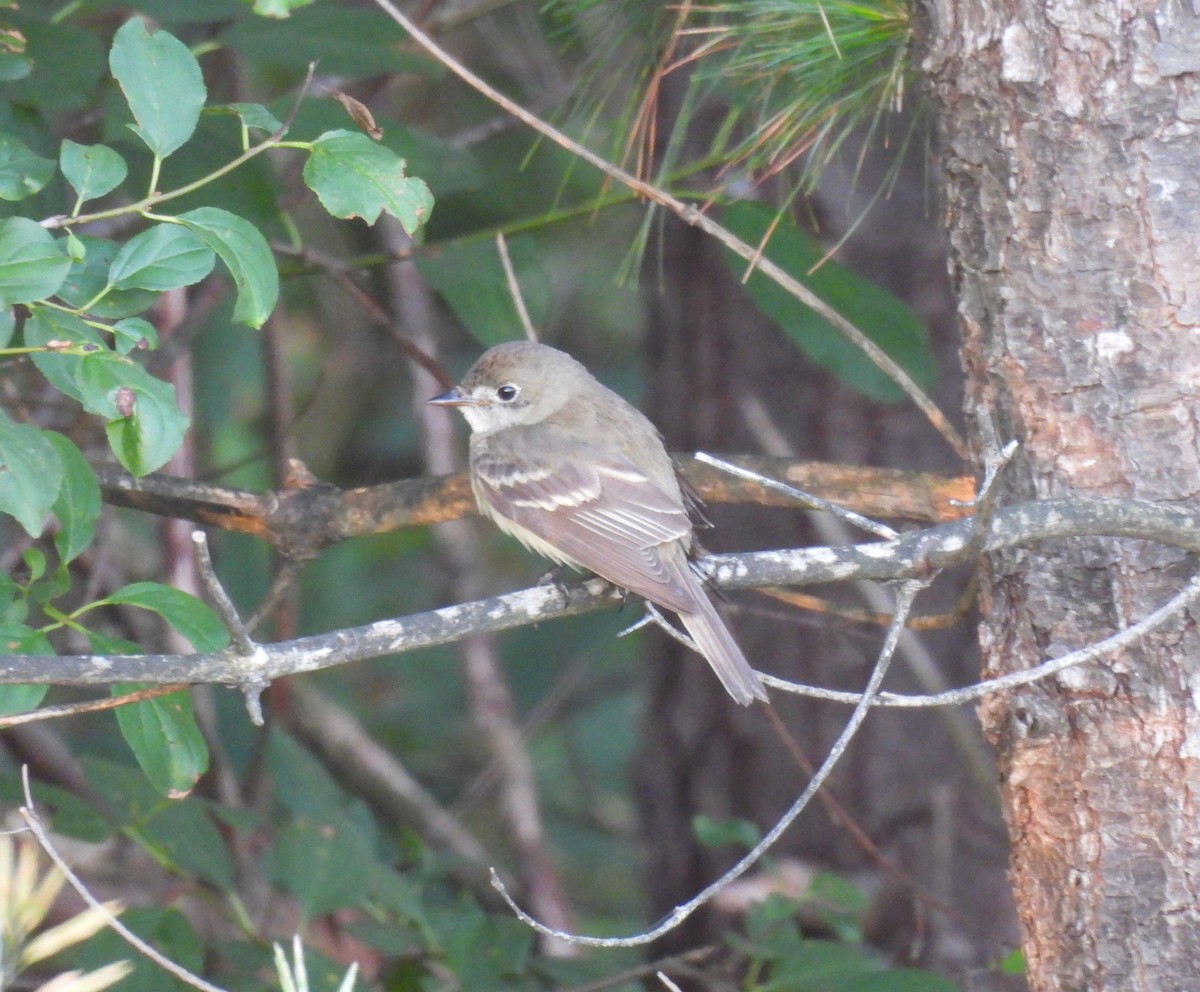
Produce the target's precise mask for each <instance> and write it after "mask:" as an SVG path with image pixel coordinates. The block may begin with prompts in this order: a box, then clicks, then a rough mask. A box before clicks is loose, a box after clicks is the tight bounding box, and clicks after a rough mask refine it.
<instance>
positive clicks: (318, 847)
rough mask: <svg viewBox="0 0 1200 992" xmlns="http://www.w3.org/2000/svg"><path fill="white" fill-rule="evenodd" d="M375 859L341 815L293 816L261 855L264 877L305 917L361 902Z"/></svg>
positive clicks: (366, 890) (372, 875) (375, 868)
mask: <svg viewBox="0 0 1200 992" xmlns="http://www.w3.org/2000/svg"><path fill="white" fill-rule="evenodd" d="M378 865H379V863H378V860H377V859H376V858H375V856H374V854H373V853H372V852H371V851H370V849H369V847H368V845H367V843H366V840H365V838H364V837H363V835H362V833H361V831H359V830H356V829H355V828H354V827H353V825H352V824H350V823H348V822H347V821H346V820H345V819H343V818H341V817H335V818H333V819H330V820H310V819H300V820H294V821H293V822H292V823H290V824H288V826H287V827H286V828H284V829H283V830H282V831H281V832H280V833H279V835H278V837H277V838H276V841H275V846H274V848H273V849H272V850H271V851H270V852H269V853H268V854H267V856H266V858H264V859H263V866H262V867H263V872H264V873H265V874H266V876H267V878H268V879H270V880H271V881H272V882H274V883H275V884H277V885H279V886H280V887H281V888H283V889H285V890H286V891H288V892H290V893H291V894H292V895H293V896H295V898H296V901H297V902H298V903H299V904H300V911H301V913H302V914H303V915H304V917H305V918H306V919H312V918H314V917H317V916H324V915H325V914H326V913H331V912H333V911H334V910H337V909H344V908H346V907H351V906H358V905H361V904H362V903H363V902H364V901H365V900H366V899H367V898H368V891H369V889H370V885H371V880H372V878H373V877H374V874H375V872H376V870H377V868H378Z"/></svg>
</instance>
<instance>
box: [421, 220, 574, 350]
mask: <svg viewBox="0 0 1200 992" xmlns="http://www.w3.org/2000/svg"><path fill="white" fill-rule="evenodd" d="M508 254H509V258H510V260H511V261H512V265H513V271H514V272H515V273H516V276H517V282H518V284H519V285H520V287H521V296H522V298H523V299H524V300H525V307H526V309H527V310H528V311H529V319H530V320H531V321H532V322H533V326H534V327H540V326H542V324H543V323H544V322H545V320H546V316H547V314H548V313H549V311H550V298H551V296H550V280H549V279H548V278H547V276H546V271H545V269H544V268H542V265H541V258H540V255H539V253H538V245H537V241H536V240H535V239H534V238H531V237H515V238H512V239H510V240H509V242H508ZM416 262H417V269H418V270H419V271H420V273H421V275H422V276H424V277H425V280H426V282H428V283H429V285H430V286H432V287H433V288H434V289H436V290H437V291H438V293H439V294H440V295H441V296H442V298H443V299H444V300H445V301H446V302H447V303H448V304H449V305H450V309H452V310H453V311H454V312H455V314H456V315H457V316H458V319H459V320H461V321H462V322H463V324H464V325H465V326H466V328H467V330H469V331H470V332H471V333H472V334H473V335H474V336H475V338H476V339H477V340H478V341H480V342H481V343H482V344H485V345H493V344H499V343H500V342H501V341H511V340H512V339H513V338H517V337H522V336H524V333H525V332H524V328H522V327H521V321H520V318H519V317H518V316H517V309H516V305H515V304H514V303H513V299H512V295H511V294H510V293H509V290H508V283H507V281H506V279H505V276H504V266H503V265H502V264H501V262H500V255H499V253H498V252H497V250H496V246H495V244H493V243H492V242H491V241H490V240H489V241H480V240H472V241H451V242H447V243H446V244H443V245H438V246H436V247H435V248H434V249H432V250H430V251H428V252H422V253H421V254H420V255H419V256H418V257H417V260H416Z"/></svg>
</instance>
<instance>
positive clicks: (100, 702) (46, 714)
mask: <svg viewBox="0 0 1200 992" xmlns="http://www.w3.org/2000/svg"><path fill="white" fill-rule="evenodd" d="M188 688H189V687H188V685H187V683H180V684H179V685H156V686H152V687H151V688H149V689H139V690H138V691H137V692H128V693H125V694H124V695H121V696H110V697H109V698H107V699H89V700H87V701H86V702H82V703H64V704H63V705H62V706H43V707H42V708H41V709H37V710H32V711H31V712H29V713H17V714H14V715H13V716H5V717H0V728H3V727H19V726H21V725H22V724H26V723H40V722H41V721H42V720H59V719H62V718H63V717H65V716H78V715H79V714H80V713H99V712H101V711H103V710H115V709H117V708H118V707H120V706H130V705H132V704H133V703H141V702H145V701H146V700H147V699H157V698H158V697H159V696H169V695H170V694H171V693H173V692H184V691H185V690H187V689H188Z"/></svg>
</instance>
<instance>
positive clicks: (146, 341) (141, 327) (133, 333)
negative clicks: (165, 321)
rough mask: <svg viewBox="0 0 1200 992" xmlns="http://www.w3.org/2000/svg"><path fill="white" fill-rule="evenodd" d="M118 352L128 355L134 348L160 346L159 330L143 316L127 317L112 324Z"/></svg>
mask: <svg viewBox="0 0 1200 992" xmlns="http://www.w3.org/2000/svg"><path fill="white" fill-rule="evenodd" d="M112 330H113V338H114V342H115V344H116V347H117V354H119V355H128V354H129V353H130V352H131V351H133V350H134V349H139V348H141V349H149V348H157V347H158V331H157V330H155V328H154V325H153V324H152V323H150V321H148V320H142V318H141V317H126V318H125V319H124V320H118V321H117V322H116V323H115V324H113V326H112Z"/></svg>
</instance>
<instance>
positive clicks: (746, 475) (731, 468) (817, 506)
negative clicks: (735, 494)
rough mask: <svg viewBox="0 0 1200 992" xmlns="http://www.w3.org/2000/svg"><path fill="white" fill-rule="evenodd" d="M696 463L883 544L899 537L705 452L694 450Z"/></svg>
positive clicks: (885, 527)
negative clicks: (772, 492)
mask: <svg viewBox="0 0 1200 992" xmlns="http://www.w3.org/2000/svg"><path fill="white" fill-rule="evenodd" d="M694 457H695V459H696V461H698V462H704V464H705V465H711V466H712V467H713V468H718V469H720V470H721V471H722V472H728V473H729V474H730V475H732V476H736V477H737V478H739V479H746V480H747V481H749V482H756V483H758V484H759V485H760V486H762V487H763V488H764V489H774V490H775V491H776V492H778V493H783V494H785V495H787V496H791V497H792V499H794V500H796V501H797V502H798V503H803V504H804V505H805V506H807V507H808V508H809V509H810V510H824V511H825V512H826V513H831V514H833V515H834V516H835V517H837V518H838V519H840V520H844V521H846V523H848V524H852V525H853V526H855V527H858V528H859V529H860V530H865V531H866V532H867V533H868V534H874V535H875V536H876V537H882V538H883V539H884V540H885V541H892V540H895V539H896V538H897V537H899V536H900V534H899V532H898V531H895V530H893V529H892V528H891V527H889V526H887V524H881V523H877V522H876V521H874V520H871V519H870V518H869V517H864V516H863V515H862V514H861V513H855V512H854V511H853V510H847V509H846V508H845V507H844V506H838V504H837V503H832V502H830V501H829V500H827V499H821V497H820V496H814V495H813V494H812V493H806V492H805V491H804V490H803V489H797V488H796V487H795V486H789V485H788V484H787V483H786V482H780V481H779V480H778V479H772V478H769V477H768V476H765V475H759V474H758V473H757V472H751V471H750V470H749V469H745V468H741V467H740V466H738V465H731V464H730V463H729V462H727V461H723V460H722V459H720V458H717V457H716V456H714V455H710V454H709V453H708V452H707V451H697V452H696V453H695V455H694Z"/></svg>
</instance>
